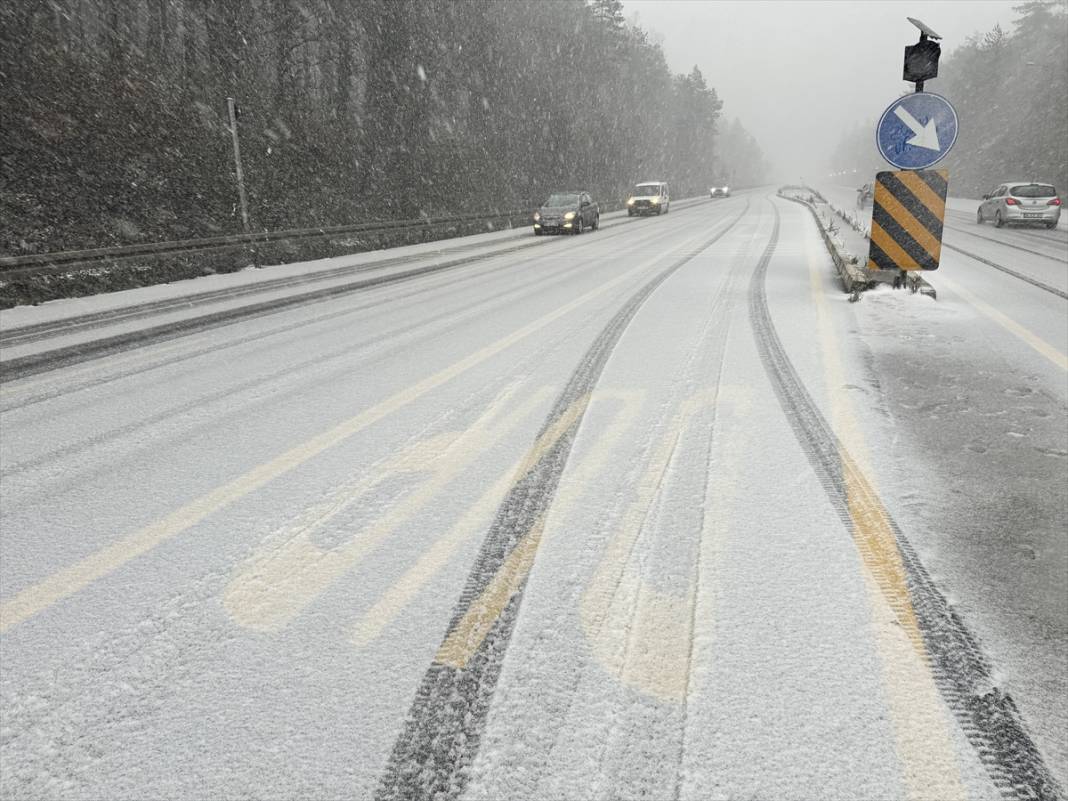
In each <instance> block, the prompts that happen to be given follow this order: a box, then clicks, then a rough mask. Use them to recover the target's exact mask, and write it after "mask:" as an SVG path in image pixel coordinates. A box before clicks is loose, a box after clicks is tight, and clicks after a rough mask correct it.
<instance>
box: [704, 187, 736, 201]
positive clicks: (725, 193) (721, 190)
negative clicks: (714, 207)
mask: <svg viewBox="0 0 1068 801" xmlns="http://www.w3.org/2000/svg"><path fill="white" fill-rule="evenodd" d="M708 196H709V197H710V198H717V197H730V196H731V188H730V187H729V186H713V187H710V188H709V190H708Z"/></svg>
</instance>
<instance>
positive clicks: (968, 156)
mask: <svg viewBox="0 0 1068 801" xmlns="http://www.w3.org/2000/svg"><path fill="white" fill-rule="evenodd" d="M1014 10H1015V12H1016V19H1015V21H1014V24H1013V30H1012V31H1011V32H1006V31H1005V30H1003V29H1002V28H1001V27H1000V26H998V27H995V28H994V30H992V31H989V32H987V33H985V34H979V35H974V36H971V37H969V38H968V39H967V40H966V41H965V42H964V44H963V45H961V46H959V47H957V48H955V49H953V50H952V52H951V53H950V54H949V55H948V57H947V56H946V55H943V57H942V60H941V63H940V65H939V70H938V77H937V78H936V79H934V80H932V81H929V82H928V84H927V86H926V89H927V91H929V92H935V93H936V94H940V95H942V96H943V97H945V98H946V99H948V100H949V101H950V102H951V103H952V104H953V106H954V107H955V108H956V110H957V116H958V119H959V126H960V133H959V134H958V137H957V142H956V144H955V145H954V147H953V150H952V151H950V153H949V155H948V156H946V158H945V159H944V160H943V161H940V162H939V163H938V164H937V168H938V169H947V170H949V180H950V186H949V191H950V194H951V195H956V196H959V197H972V198H978V197H980V196H981V195H982V194H983V193H985V192H989V191H990V190H991V189H992V188H993V187H994V185H995V184H997V183H999V182H1002V181H1006V180H1017V179H1023V180H1029V179H1035V180H1039V181H1049V182H1052V183H1053V184H1054V186H1056V187H1057V189H1058V191H1059V192H1060V193H1061V194H1062V195H1063V194H1065V192H1068V144H1066V142H1068V136H1066V133H1065V132H1066V131H1068V102H1066V98H1068V0H1033V1H1032V2H1026V3H1023V4H1022V5H1019V6H1016V7H1015V9H1014ZM940 33H944V32H943V31H940ZM945 50H946V45H943V52H945ZM875 124H876V120H874V119H872V120H867V121H864V122H858V123H857V124H856V125H855V126H854V127H853V129H852V130H850V131H849V132H848V133H847V134H846V136H845V137H844V138H843V139H842V141H841V142H839V144H838V147H837V148H836V150H835V152H834V154H833V155H832V156H831V158H830V160H829V169H830V171H831V172H839V171H842V170H846V171H849V170H852V169H854V168H855V169H857V175H856V177H855V178H850V179H843V180H852V181H855V182H856V184H857V185H858V186H859V185H860V184H862V183H865V182H867V181H871V180H873V179H874V176H875V173H876V172H877V171H879V170H887V169H892V168H891V167H889V166H888V165H887V164H886V162H884V161H883V160H882V158H881V157H880V156H879V153H878V151H877V150H876V148H875V135H874V131H875Z"/></svg>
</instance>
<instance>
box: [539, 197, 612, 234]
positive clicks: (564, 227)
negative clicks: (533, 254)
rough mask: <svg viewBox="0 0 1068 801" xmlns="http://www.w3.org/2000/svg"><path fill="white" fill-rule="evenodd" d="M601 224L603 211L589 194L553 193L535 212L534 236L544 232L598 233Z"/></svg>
mask: <svg viewBox="0 0 1068 801" xmlns="http://www.w3.org/2000/svg"><path fill="white" fill-rule="evenodd" d="M600 224H601V210H600V208H599V207H598V205H597V204H596V203H595V202H594V200H593V198H591V197H590V193H589V192H553V193H552V194H551V195H549V199H548V200H546V201H545V203H544V204H543V205H542V207H541V208H540V209H538V210H537V211H536V212H534V234H535V235H536V236H541V235H542V234H543V233H544V232H546V231H550V232H553V231H555V232H557V233H564V234H581V233H582V232H583V231H585V230H586V229H587V228H589V229H590V230H591V231H596V230H597V229H598V227H600Z"/></svg>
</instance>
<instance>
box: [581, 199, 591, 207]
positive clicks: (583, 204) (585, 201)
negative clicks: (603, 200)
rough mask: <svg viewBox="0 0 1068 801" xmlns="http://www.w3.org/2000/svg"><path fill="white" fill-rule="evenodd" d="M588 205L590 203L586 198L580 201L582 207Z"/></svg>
mask: <svg viewBox="0 0 1068 801" xmlns="http://www.w3.org/2000/svg"><path fill="white" fill-rule="evenodd" d="M588 205H590V201H588V200H583V201H582V208H586V207H587V206H588Z"/></svg>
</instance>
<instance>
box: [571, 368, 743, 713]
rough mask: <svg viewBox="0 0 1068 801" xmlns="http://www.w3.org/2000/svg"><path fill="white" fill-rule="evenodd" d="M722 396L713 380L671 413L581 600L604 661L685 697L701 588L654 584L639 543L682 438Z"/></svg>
mask: <svg viewBox="0 0 1068 801" xmlns="http://www.w3.org/2000/svg"><path fill="white" fill-rule="evenodd" d="M725 389H726V388H725ZM715 403H716V391H715V389H714V388H709V389H706V390H701V391H699V392H698V393H696V394H695V395H692V396H691V397H689V398H686V399H685V400H684V401H683V402H682V403H681V404H680V406H679V408H678V411H677V412H676V414H675V415H674V416H673V417H672V418H671V419H670V420H669V421H668V423H667V427H666V429H665V431H664V432H663V434H662V435H661V437H660V439H659V440H658V442H657V443H656V445H655V446H654V448H653V450H652V452H651V453H650V455H649V459H648V463H647V464H646V468H645V470H644V472H643V473H642V476H641V478H640V479H639V481H638V484H637V486H636V488H635V490H634V494H633V501H632V502H631V504H630V505H629V506H628V507H627V509H626V511H625V512H624V514H623V517H622V520H621V521H620V525H619V527H618V530H617V531H616V532H615V533H614V534H613V536H612V538H611V540H610V541H609V543H608V545H607V547H606V548H605V551H604V554H603V555H602V557H601V559H600V561H599V562H598V564H597V568H596V570H595V571H594V573H593V576H592V577H591V579H590V582H589V584H588V586H587V587H586V590H585V592H584V593H583V595H582V599H581V602H580V606H579V619H580V622H581V625H582V630H583V633H584V634H585V636H586V639H587V641H588V642H589V643H590V648H591V652H592V654H593V656H594V658H596V659H597V660H598V662H600V663H601V666H602V667H603V668H604V669H605V670H606V671H607V672H608V673H609V674H610V675H612V676H614V677H615V678H616V680H617V681H619V682H620V683H621V684H624V685H626V686H628V687H631V688H633V689H635V690H638V691H640V692H642V693H645V694H646V695H650V696H652V697H654V698H657V699H660V700H663V701H673V702H681V701H682V700H683V699H684V698H685V697H686V693H687V690H688V688H689V681H690V672H689V669H688V666H689V661H690V644H691V641H692V636H693V631H692V625H693V604H694V602H695V600H696V596H695V592H696V589H695V584H694V583H690V584H688V585H687V587H686V590H685V592H684V593H683V594H681V595H679V594H677V593H671V592H665V591H661V590H657V589H654V588H653V587H652V586H651V585H650V584H649V583H648V581H647V580H646V579H645V577H643V576H642V575H641V571H640V564H638V563H640V560H638V559H636V558H635V551H636V547H637V543H638V540H639V539H640V538H641V537H642V535H643V533H645V532H646V528H647V523H648V521H649V519H650V517H651V516H652V515H654V511H655V507H656V503H657V500H658V498H659V497H660V495H661V493H662V491H663V489H664V482H665V479H666V476H667V474H668V472H669V469H670V466H671V463H672V461H673V459H674V457H675V454H676V452H677V449H678V444H679V442H680V440H682V439H683V438H684V437H685V436H686V434H687V429H688V426H689V424H690V422H691V421H692V420H693V419H694V418H695V417H696V416H697V415H698V414H699V413H700V412H702V411H705V410H708V409H711V408H712V406H713V404H715Z"/></svg>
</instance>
